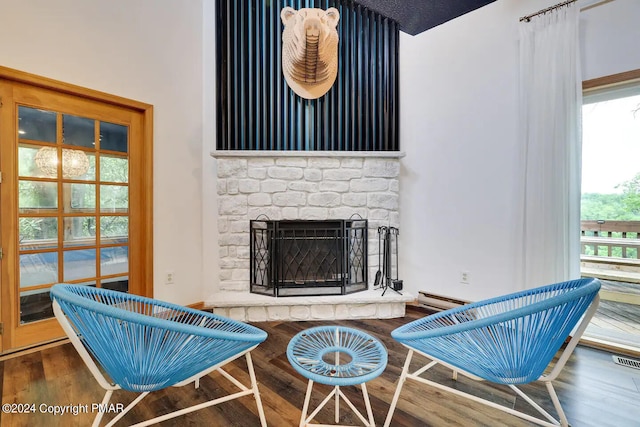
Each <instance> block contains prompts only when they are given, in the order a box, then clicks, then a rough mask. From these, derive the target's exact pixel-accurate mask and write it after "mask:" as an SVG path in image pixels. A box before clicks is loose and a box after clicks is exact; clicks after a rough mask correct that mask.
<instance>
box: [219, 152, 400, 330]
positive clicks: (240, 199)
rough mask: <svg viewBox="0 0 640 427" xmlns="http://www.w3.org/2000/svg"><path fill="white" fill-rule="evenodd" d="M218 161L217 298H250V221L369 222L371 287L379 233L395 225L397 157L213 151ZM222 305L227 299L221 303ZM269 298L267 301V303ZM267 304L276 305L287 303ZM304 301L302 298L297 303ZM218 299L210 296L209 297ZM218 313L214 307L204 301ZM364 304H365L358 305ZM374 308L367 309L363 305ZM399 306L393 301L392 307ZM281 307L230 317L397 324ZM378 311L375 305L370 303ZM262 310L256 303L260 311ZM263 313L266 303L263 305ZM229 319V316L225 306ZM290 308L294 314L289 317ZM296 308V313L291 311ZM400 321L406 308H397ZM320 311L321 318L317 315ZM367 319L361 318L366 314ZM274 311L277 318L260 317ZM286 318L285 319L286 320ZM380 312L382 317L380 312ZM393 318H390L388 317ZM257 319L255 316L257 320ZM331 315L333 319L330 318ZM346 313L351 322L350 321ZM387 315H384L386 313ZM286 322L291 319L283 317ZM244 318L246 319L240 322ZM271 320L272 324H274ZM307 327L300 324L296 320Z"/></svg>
mask: <svg viewBox="0 0 640 427" xmlns="http://www.w3.org/2000/svg"><path fill="white" fill-rule="evenodd" d="M212 155H213V156H214V157H215V158H216V159H217V194H218V233H219V236H218V241H219V247H220V253H219V266H220V276H219V278H218V286H219V292H220V293H221V294H224V295H226V296H228V294H229V293H238V298H237V299H238V300H241V299H242V298H243V297H242V296H245V297H246V296H247V294H248V292H249V258H250V255H249V221H250V220H252V219H257V218H258V217H260V218H264V216H266V217H268V218H269V219H271V220H298V219H302V220H328V219H347V218H350V217H351V216H352V215H354V214H358V215H360V216H361V217H362V218H366V219H368V224H369V241H368V244H369V282H370V283H369V286H370V287H371V286H372V282H373V278H374V276H375V272H376V270H377V269H378V236H377V229H378V227H379V226H382V225H386V226H389V225H390V226H394V227H398V226H399V219H400V212H399V208H400V206H399V190H400V181H399V177H400V159H401V157H402V154H400V153H354V152H349V153H317V152H314V153H309V152H286V153H284V154H283V153H282V152H255V151H254V152H246V151H245V152H226V151H225V152H214V153H213V154H212ZM225 298H226V297H225ZM266 298H270V297H266ZM290 298H291V297H287V298H270V299H271V300H273V299H278V300H282V299H290ZM298 298H303V297H298ZM213 299H214V300H215V296H214V297H213ZM207 303H208V305H213V306H215V305H216V304H215V301H209V302H207ZM363 303H364V301H363ZM368 303H369V304H371V303H372V302H368ZM396 303H397V301H396ZM289 304H290V305H291V307H289V308H288V309H285V308H283V306H282V303H279V304H278V305H277V306H275V307H272V308H271V309H270V310H267V308H262V309H258V308H255V307H254V308H253V309H251V310H252V313H253V315H250V314H248V313H249V311H248V310H249V309H247V310H245V311H244V314H243V315H240V312H239V309H238V310H236V313H235V315H233V316H231V317H234V318H242V320H249V318H256V317H258V318H263V317H264V316H266V317H265V319H264V320H282V319H281V317H286V318H292V317H294V318H297V317H301V316H302V317H305V316H303V315H302V313H307V312H308V318H309V319H311V318H314V316H313V315H312V314H311V312H312V311H314V310H315V312H316V314H317V316H315V317H318V316H319V318H325V317H327V316H333V318H360V317H367V316H370V317H377V316H378V315H380V317H397V315H398V311H399V310H398V309H397V307H396V308H394V309H391V310H389V309H388V308H386V307H382V308H380V307H377V306H376V307H375V310H374V312H373V313H372V312H371V310H372V309H373V308H372V307H371V306H369V307H368V308H366V309H365V308H363V307H360V308H354V307H349V306H346V307H340V308H339V310H340V311H341V313H336V307H334V308H333V309H329V311H327V309H317V308H316V309H313V307H312V306H310V305H308V304H305V303H303V304H297V305H294V302H293V301H292V302H291V303H289ZM374 304H375V303H374ZM259 305H260V304H258V306H259ZM263 305H264V306H265V307H266V304H263ZM226 307H227V308H226V310H227V311H226V312H225V313H220V314H225V315H228V314H229V310H232V309H233V307H232V306H231V305H228V304H227V305H226ZM292 307H294V308H293V314H292ZM295 307H297V308H295ZM402 307H403V309H402V313H401V314H400V315H403V314H404V303H402ZM318 310H320V311H321V313H320V312H318ZM363 310H364V312H366V313H364V312H363ZM269 311H271V312H272V313H274V316H269V315H268V314H267V315H264V314H263V312H264V313H267V312H269ZM285 311H286V312H287V313H288V314H286V315H285V314H284V313H285ZM378 311H381V312H380V313H378ZM390 311H392V312H393V314H391V313H390ZM258 312H259V313H260V314H257V313H258ZM329 312H332V313H333V314H328V313H329ZM348 312H352V313H354V315H349V314H347V313H348ZM388 312H389V314H388V315H385V314H386V313H388ZM287 316H288V317H287ZM243 317H244V318H243ZM273 317H275V318H276V319H273ZM299 320H305V319H299Z"/></svg>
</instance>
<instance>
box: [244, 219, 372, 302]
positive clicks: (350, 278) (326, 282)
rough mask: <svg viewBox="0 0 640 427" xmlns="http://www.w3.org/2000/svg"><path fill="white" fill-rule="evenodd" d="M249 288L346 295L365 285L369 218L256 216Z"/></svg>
mask: <svg viewBox="0 0 640 427" xmlns="http://www.w3.org/2000/svg"><path fill="white" fill-rule="evenodd" d="M250 228H251V248H250V251H251V255H250V257H251V259H250V262H251V292H253V293H258V294H263V295H270V296H302V295H306V296H312V295H345V294H350V293H353V292H358V291H363V290H366V289H367V220H366V219H349V220H327V221H303V220H288V221H270V220H253V221H251V222H250Z"/></svg>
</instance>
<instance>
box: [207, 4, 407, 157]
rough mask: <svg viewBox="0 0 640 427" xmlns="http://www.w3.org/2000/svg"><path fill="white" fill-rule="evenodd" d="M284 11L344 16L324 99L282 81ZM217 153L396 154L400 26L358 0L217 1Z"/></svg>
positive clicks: (339, 29)
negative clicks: (328, 12)
mask: <svg viewBox="0 0 640 427" xmlns="http://www.w3.org/2000/svg"><path fill="white" fill-rule="evenodd" d="M285 6H291V7H293V8H294V9H301V8H303V7H310V8H321V9H328V8H329V7H335V8H337V9H338V10H339V11H340V22H339V23H338V35H339V37H340V42H339V49H338V50H339V51H338V55H339V58H338V77H337V78H336V82H335V84H334V85H333V87H332V88H331V90H330V91H329V92H328V93H327V94H326V95H324V96H323V97H321V98H319V99H314V100H307V99H303V98H300V97H299V96H298V95H296V94H295V93H294V92H293V91H292V90H291V89H289V87H288V86H287V84H286V81H285V80H284V76H283V75H282V65H281V58H282V57H281V54H282V29H283V26H282V23H281V20H280V11H281V10H282V8H283V7H285ZM216 16H217V17H216V19H217V22H216V80H217V88H216V92H217V93H216V96H217V108H216V110H217V149H218V150H278V151H398V150H399V129H398V120H399V111H398V107H399V103H398V65H399V64H398V51H399V49H398V44H399V37H398V34H399V33H398V26H397V24H396V23H395V22H394V21H392V20H390V19H388V18H385V17H382V16H380V15H378V14H376V13H374V12H372V11H370V10H368V9H366V8H364V7H362V6H360V5H357V4H355V3H354V2H353V1H349V0H343V1H336V0H333V1H329V0H288V1H275V0H216Z"/></svg>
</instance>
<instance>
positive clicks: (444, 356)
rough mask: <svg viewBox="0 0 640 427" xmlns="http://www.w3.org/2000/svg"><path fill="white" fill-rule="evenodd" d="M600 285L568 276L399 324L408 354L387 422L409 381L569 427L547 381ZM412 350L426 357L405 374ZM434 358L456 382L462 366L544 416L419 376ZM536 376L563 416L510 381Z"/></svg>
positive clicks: (397, 333) (398, 335)
mask: <svg viewBox="0 0 640 427" xmlns="http://www.w3.org/2000/svg"><path fill="white" fill-rule="evenodd" d="M599 290H600V282H599V281H598V280H597V279H578V280H571V281H567V282H562V283H557V284H553V285H548V286H543V287H540V288H535V289H530V290H527V291H522V292H517V293H513V294H509V295H505V296H501V297H497V298H492V299H488V300H485V301H479V302H476V303H473V304H467V305H464V306H462V307H458V308H454V309H451V310H446V311H443V312H440V313H437V314H434V315H431V316H427V317H424V318H422V319H418V320H415V321H413V322H411V323H408V324H406V325H404V326H401V327H400V328H397V329H396V330H394V331H393V332H392V333H391V336H392V337H393V338H394V339H396V340H397V341H399V342H400V343H402V344H403V345H404V346H406V347H408V348H409V353H408V355H407V358H406V361H405V364H404V368H403V370H402V374H401V376H400V380H399V382H398V386H397V388H396V392H395V395H394V397H393V401H392V402H391V407H390V408H389V413H388V414H387V419H386V421H385V424H384V425H385V427H386V426H389V424H390V422H391V418H392V417H393V412H394V411H395V407H396V405H397V403H398V398H399V396H400V392H401V390H402V386H403V384H404V382H405V380H406V379H412V380H415V381H418V382H420V383H423V384H428V385H431V386H433V387H436V388H439V389H441V390H445V391H449V392H451V393H454V394H456V395H458V396H462V397H466V398H469V399H471V400H474V401H476V402H479V403H483V404H485V405H488V406H491V407H493V408H496V409H500V410H502V411H505V412H507V413H509V414H512V415H515V416H517V417H520V418H523V419H526V420H528V421H531V422H534V423H536V424H539V425H544V426H557V425H562V426H568V421H567V418H566V416H565V414H564V411H563V410H562V406H561V405H560V401H559V400H558V396H557V395H556V392H555V390H554V388H553V385H552V383H551V382H552V381H553V380H555V379H556V377H557V376H558V374H559V373H560V371H561V370H562V368H563V367H564V365H565V363H566V362H567V360H568V359H569V356H570V355H571V353H572V352H573V350H574V348H575V347H576V345H577V344H578V341H579V340H580V337H581V336H582V333H583V332H584V330H585V329H586V327H587V324H588V323H589V321H590V319H591V317H592V316H593V314H594V313H595V311H596V310H597V308H598V303H599V297H598V291H599ZM581 319H582V320H581ZM576 326H577V329H576V330H575V331H574V332H573V336H572V337H571V340H570V341H569V343H568V344H567V346H566V347H565V349H564V350H563V352H562V354H561V355H560V357H559V359H558V360H557V361H556V362H555V364H554V366H553V368H552V369H551V370H550V372H549V373H548V374H544V372H545V370H546V369H547V367H549V365H550V364H551V362H552V360H553V358H554V356H555V355H556V353H557V352H558V350H559V349H560V347H561V346H562V345H563V343H564V342H565V340H566V339H567V337H568V336H569V335H571V334H572V331H573V330H574V328H576ZM414 352H417V353H418V354H421V355H423V356H425V357H427V358H428V359H431V362H430V363H428V364H426V365H424V366H422V367H421V368H420V369H418V370H416V371H414V372H413V373H410V372H409V365H410V363H411V359H412V356H413V353H414ZM437 364H442V365H444V366H447V367H448V368H450V369H452V370H453V379H454V380H455V379H457V373H458V372H459V373H461V374H463V375H465V376H467V377H469V378H472V379H475V380H487V381H490V382H493V383H497V384H504V385H507V386H509V387H510V388H511V389H512V390H514V391H515V392H516V393H517V394H518V395H519V396H520V397H522V398H523V399H524V400H526V401H527V402H528V403H529V404H531V405H532V406H533V407H534V408H535V409H536V410H537V411H538V412H539V413H540V414H542V415H543V416H544V418H546V419H547V420H548V421H547V420H544V419H541V418H536V417H533V416H531V415H528V414H525V413H523V412H520V411H516V410H514V409H512V408H507V407H504V406H501V405H498V404H496V403H494V402H491V401H488V400H486V399H483V398H480V397H478V396H475V395H471V394H468V393H465V392H462V391H459V390H457V389H454V388H451V387H448V386H445V385H443V384H440V383H437V382H434V381H431V380H429V379H426V378H423V377H421V375H422V374H424V373H425V372H426V371H427V370H428V369H430V368H432V367H433V366H435V365H437ZM533 381H542V382H543V383H544V384H545V386H546V388H547V391H548V392H549V395H550V397H551V400H552V401H553V405H554V407H555V409H556V411H557V413H558V416H559V418H560V420H556V419H555V418H553V417H552V416H551V415H550V414H549V413H548V412H547V411H545V410H544V409H543V408H542V407H541V406H540V405H538V404H537V403H536V402H535V401H533V400H532V399H531V398H530V397H529V396H527V395H526V394H524V393H523V392H522V391H521V390H520V389H519V388H517V387H516V386H515V385H516V384H527V383H530V382H533Z"/></svg>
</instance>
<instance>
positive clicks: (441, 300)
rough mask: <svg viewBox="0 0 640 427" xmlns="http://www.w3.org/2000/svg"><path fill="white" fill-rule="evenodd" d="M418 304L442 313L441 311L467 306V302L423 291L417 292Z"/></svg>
mask: <svg viewBox="0 0 640 427" xmlns="http://www.w3.org/2000/svg"><path fill="white" fill-rule="evenodd" d="M418 303H419V304H421V305H423V306H425V307H427V308H431V309H433V310H438V311H442V310H449V309H450V308H456V307H460V306H461V305H465V304H469V301H464V300H460V299H456V298H451V297H447V296H444V295H436V294H431V293H428V292H425V291H419V292H418Z"/></svg>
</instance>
